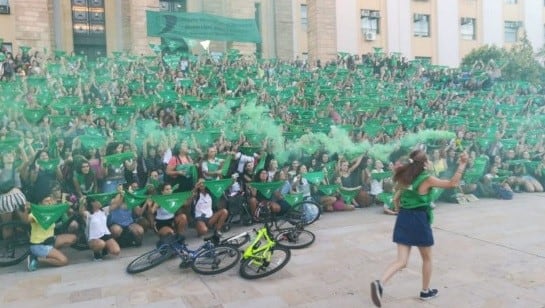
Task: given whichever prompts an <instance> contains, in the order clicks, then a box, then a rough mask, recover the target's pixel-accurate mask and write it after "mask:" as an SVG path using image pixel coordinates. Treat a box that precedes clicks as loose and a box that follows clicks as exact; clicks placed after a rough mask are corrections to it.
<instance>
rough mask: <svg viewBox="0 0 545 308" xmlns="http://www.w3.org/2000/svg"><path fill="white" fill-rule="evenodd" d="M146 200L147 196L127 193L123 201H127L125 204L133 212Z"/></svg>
mask: <svg viewBox="0 0 545 308" xmlns="http://www.w3.org/2000/svg"><path fill="white" fill-rule="evenodd" d="M146 199H147V197H146V196H145V195H139V194H137V193H136V192H135V193H130V192H126V193H125V196H124V198H123V200H124V201H125V204H126V205H127V207H128V208H129V209H131V210H132V209H133V208H135V207H137V206H139V205H140V204H142V202H144V201H146Z"/></svg>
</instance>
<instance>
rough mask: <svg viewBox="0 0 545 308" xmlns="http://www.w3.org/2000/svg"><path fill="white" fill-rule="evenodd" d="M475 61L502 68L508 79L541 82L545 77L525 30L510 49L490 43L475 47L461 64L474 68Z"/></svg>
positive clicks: (504, 75) (503, 74)
mask: <svg viewBox="0 0 545 308" xmlns="http://www.w3.org/2000/svg"><path fill="white" fill-rule="evenodd" d="M475 63H481V64H482V65H484V66H485V67H486V66H490V65H494V66H496V67H499V68H501V71H502V76H503V78H505V79H508V80H518V81H526V82H539V81H540V80H542V79H543V78H544V77H545V69H544V68H543V66H542V65H541V64H540V63H539V61H538V60H537V58H536V55H535V54H534V51H533V48H532V44H531V43H530V41H529V40H528V37H527V36H526V33H525V32H524V33H523V34H522V35H521V38H520V39H519V40H518V41H517V42H516V43H515V44H514V45H513V46H512V47H511V48H510V49H506V48H500V47H497V46H490V45H486V46H482V47H479V48H476V49H474V50H473V51H471V52H470V53H469V54H467V55H466V56H465V57H464V58H463V59H462V64H461V65H462V67H466V68H472V67H474V65H475Z"/></svg>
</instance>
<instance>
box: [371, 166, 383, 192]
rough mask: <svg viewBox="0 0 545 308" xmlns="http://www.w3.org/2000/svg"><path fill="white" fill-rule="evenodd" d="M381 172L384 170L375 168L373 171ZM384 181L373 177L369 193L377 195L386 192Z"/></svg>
mask: <svg viewBox="0 0 545 308" xmlns="http://www.w3.org/2000/svg"><path fill="white" fill-rule="evenodd" d="M380 172H383V171H382V170H375V169H373V170H372V171H371V173H380ZM382 182H383V180H380V181H379V180H376V179H372V180H371V188H370V190H369V193H370V194H371V195H373V196H376V195H378V194H380V193H382V192H384V188H383V186H382Z"/></svg>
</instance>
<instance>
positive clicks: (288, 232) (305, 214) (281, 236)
mask: <svg viewBox="0 0 545 308" xmlns="http://www.w3.org/2000/svg"><path fill="white" fill-rule="evenodd" d="M320 213H321V212H320V207H319V205H318V204H317V203H316V202H314V201H312V200H305V201H301V202H298V203H296V204H295V205H294V206H293V207H292V208H291V209H290V210H289V211H288V212H287V213H286V214H285V215H283V216H280V217H279V218H278V219H273V221H272V222H271V233H272V234H273V236H274V239H275V241H276V242H277V244H278V245H279V246H282V247H286V248H289V249H300V248H306V247H308V246H310V245H311V244H312V243H314V241H315V240H316V236H315V235H314V233H312V232H311V231H309V230H305V229H304V227H305V226H307V225H310V224H312V223H314V222H315V221H316V220H318V218H319V217H320ZM284 220H285V222H288V223H289V224H290V226H289V227H284V225H285V223H284Z"/></svg>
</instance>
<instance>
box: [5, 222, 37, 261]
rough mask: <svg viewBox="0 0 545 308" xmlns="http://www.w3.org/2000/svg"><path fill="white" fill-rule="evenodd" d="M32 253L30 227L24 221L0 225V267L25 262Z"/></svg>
mask: <svg viewBox="0 0 545 308" xmlns="http://www.w3.org/2000/svg"><path fill="white" fill-rule="evenodd" d="M29 253H30V226H29V225H28V224H26V223H24V222H22V221H9V222H5V223H2V224H0V266H2V267H3V266H11V265H15V264H18V263H20V262H21V261H23V260H24V259H25V258H26V257H27V256H28V254H29Z"/></svg>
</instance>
